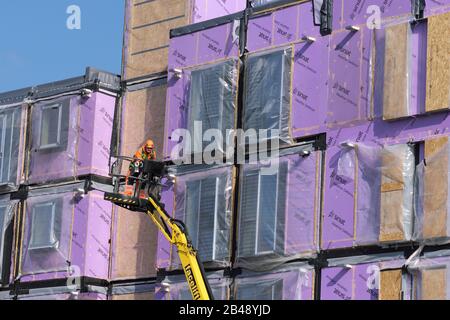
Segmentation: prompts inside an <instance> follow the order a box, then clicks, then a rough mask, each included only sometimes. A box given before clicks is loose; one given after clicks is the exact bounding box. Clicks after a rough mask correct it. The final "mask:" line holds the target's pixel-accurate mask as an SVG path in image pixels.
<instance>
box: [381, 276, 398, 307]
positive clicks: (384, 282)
mask: <svg viewBox="0 0 450 320" xmlns="http://www.w3.org/2000/svg"><path fill="white" fill-rule="evenodd" d="M379 299H380V300H401V299H402V270H384V271H381V272H380V296H379Z"/></svg>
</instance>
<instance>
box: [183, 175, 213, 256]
mask: <svg viewBox="0 0 450 320" xmlns="http://www.w3.org/2000/svg"><path fill="white" fill-rule="evenodd" d="M211 178H214V180H215V191H214V227H213V229H214V230H213V243H212V256H211V261H215V260H216V259H217V252H216V241H217V226H218V222H217V220H218V218H219V217H218V214H219V213H218V211H219V205H218V201H219V189H220V177H207V178H203V179H193V180H190V181H187V182H186V184H185V197H186V196H187V193H188V192H189V191H188V184H189V183H195V182H198V183H199V188H198V194H197V198H198V206H197V208H198V211H197V212H196V213H195V215H194V214H193V213H192V212H189V210H188V202H187V201H185V203H184V216H185V219H184V220H186V217H187V216H188V215H190V216H193V217H195V223H196V225H197V226H196V236H197V237H196V239H192V238H191V241H192V243H193V245H194V246H195V247H196V248H198V244H199V242H200V226H199V223H200V215H199V213H200V205H201V200H202V198H201V195H202V184H203V181H204V180H206V179H211ZM188 232H189V229H188Z"/></svg>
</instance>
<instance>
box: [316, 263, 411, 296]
mask: <svg viewBox="0 0 450 320" xmlns="http://www.w3.org/2000/svg"><path fill="white" fill-rule="evenodd" d="M403 262H404V261H401V260H398V261H397V260H395V261H394V260H393V261H384V262H371V263H363V264H355V265H346V266H345V267H344V266H342V267H341V266H338V267H331V268H325V269H322V275H321V291H320V293H321V297H320V299H321V300H379V289H380V283H379V278H380V277H379V275H380V272H381V271H382V270H387V269H401V268H402V266H403Z"/></svg>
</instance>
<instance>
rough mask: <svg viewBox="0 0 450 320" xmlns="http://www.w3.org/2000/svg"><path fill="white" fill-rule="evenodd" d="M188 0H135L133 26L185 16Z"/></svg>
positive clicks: (132, 13)
mask: <svg viewBox="0 0 450 320" xmlns="http://www.w3.org/2000/svg"><path fill="white" fill-rule="evenodd" d="M188 2H189V1H188V0H156V1H146V2H144V1H142V0H134V1H133V6H132V12H131V26H132V27H133V28H136V27H141V26H143V25H147V24H150V23H155V22H158V21H162V20H166V19H173V18H175V17H178V16H184V15H185V14H186V10H187V8H188Z"/></svg>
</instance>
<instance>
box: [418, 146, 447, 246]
mask: <svg viewBox="0 0 450 320" xmlns="http://www.w3.org/2000/svg"><path fill="white" fill-rule="evenodd" d="M425 160H426V164H427V165H426V166H425V167H424V177H423V183H424V186H423V190H424V195H423V210H424V212H423V226H422V227H423V229H422V235H423V237H424V238H434V237H444V236H446V235H447V198H448V161H449V158H448V137H442V138H438V139H433V140H428V141H425Z"/></svg>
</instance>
